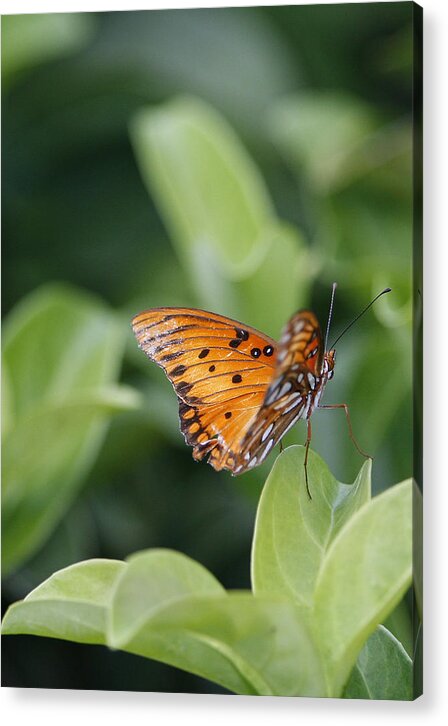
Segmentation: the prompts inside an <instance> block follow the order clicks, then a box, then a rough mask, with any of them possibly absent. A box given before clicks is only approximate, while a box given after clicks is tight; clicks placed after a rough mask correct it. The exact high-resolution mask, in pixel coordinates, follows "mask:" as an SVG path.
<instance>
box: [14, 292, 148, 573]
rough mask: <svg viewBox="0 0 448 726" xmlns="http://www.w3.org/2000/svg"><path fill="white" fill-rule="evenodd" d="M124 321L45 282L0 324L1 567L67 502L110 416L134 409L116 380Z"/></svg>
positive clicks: (40, 535) (27, 551)
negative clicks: (0, 415)
mask: <svg viewBox="0 0 448 726" xmlns="http://www.w3.org/2000/svg"><path fill="white" fill-rule="evenodd" d="M127 332H128V331H127V329H125V328H124V327H122V326H121V325H119V324H118V321H117V320H116V319H115V317H114V316H113V314H111V312H109V311H108V310H107V309H106V308H104V307H103V306H101V305H99V304H98V303H97V302H96V301H95V300H93V299H91V298H90V297H89V296H87V295H84V294H82V293H79V292H75V291H74V290H70V289H67V288H63V287H56V286H50V287H46V288H42V289H41V290H38V291H37V292H35V293H33V294H31V295H30V296H28V298H26V300H24V301H23V302H22V303H21V304H20V305H19V306H17V308H16V309H15V310H14V311H13V312H12V313H11V315H10V316H9V318H8V320H7V321H6V323H5V326H4V360H5V368H6V370H7V371H8V373H9V382H8V401H9V423H8V426H7V428H6V430H5V432H4V436H3V447H4V449H3V450H4V457H3V463H2V469H3V483H2V491H3V548H2V555H3V567H4V571H6V570H8V569H11V568H13V567H15V566H17V565H18V564H20V563H21V562H22V561H23V560H24V559H25V558H27V557H28V556H30V555H31V554H32V552H33V551H34V550H35V549H36V548H37V547H38V546H39V545H40V544H41V543H42V542H43V541H44V540H45V538H46V537H47V536H48V535H49V533H50V532H51V530H52V529H53V527H54V526H55V524H56V523H57V521H58V520H59V518H60V517H61V516H62V515H63V514H64V512H65V511H66V510H67V508H68V506H69V505H70V503H71V502H72V500H73V497H74V495H75V492H76V490H77V488H78V487H79V485H80V484H81V482H82V480H83V479H84V477H85V476H86V474H87V473H88V471H89V469H90V467H91V466H92V464H93V462H94V461H95V459H96V456H97V454H98V451H99V448H100V446H101V444H102V441H103V438H104V435H105V432H106V427H107V423H108V420H109V419H110V416H111V415H112V414H113V413H115V412H117V411H121V410H127V409H129V408H135V406H136V405H137V402H138V398H137V396H136V394H135V392H134V391H132V390H131V389H130V388H127V387H124V386H118V385H116V384H115V383H114V380H115V379H116V378H117V376H118V372H119V366H120V363H121V359H122V355H123V346H124V336H125V334H126V333H127Z"/></svg>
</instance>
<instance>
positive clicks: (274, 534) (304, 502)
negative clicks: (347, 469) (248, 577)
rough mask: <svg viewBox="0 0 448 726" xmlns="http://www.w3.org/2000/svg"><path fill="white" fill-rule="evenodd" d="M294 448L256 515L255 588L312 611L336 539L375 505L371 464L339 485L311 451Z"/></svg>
mask: <svg viewBox="0 0 448 726" xmlns="http://www.w3.org/2000/svg"><path fill="white" fill-rule="evenodd" d="M304 455H305V449H304V447H302V446H290V447H289V448H288V449H286V450H285V451H284V452H283V453H282V454H280V456H278V458H277V460H276V462H275V464H274V466H273V468H272V470H271V473H270V475H269V477H268V479H267V481H266V484H265V487H264V490H263V493H262V495H261V499H260V504H259V507H258V512H257V520H256V525H255V535H254V544H253V551H252V586H253V589H254V592H255V593H256V594H257V595H258V594H261V593H263V594H275V593H277V594H282V595H286V596H288V597H290V598H292V599H294V600H296V601H297V602H298V603H299V604H300V605H302V606H305V607H307V608H310V607H312V605H313V599H314V588H315V583H316V578H317V575H318V573H319V570H320V568H321V567H322V565H323V562H324V560H325V557H326V555H327V552H328V549H329V547H330V545H331V543H332V542H333V540H334V537H335V536H336V535H337V533H338V532H339V531H340V530H341V528H342V527H343V526H344V524H346V522H347V521H348V520H349V519H350V517H352V516H353V514H354V513H355V512H356V511H357V510H358V509H359V507H361V506H362V505H363V504H365V503H366V502H367V501H369V499H370V472H371V462H370V461H367V462H366V463H365V464H364V465H363V467H362V468H361V471H360V472H359V474H358V476H357V478H356V480H355V482H354V483H353V484H351V485H350V484H341V483H340V482H338V481H336V479H335V478H334V477H333V475H332V474H331V472H330V471H329V469H328V467H327V465H326V464H325V462H324V461H323V460H322V459H321V458H320V457H319V456H318V455H317V454H315V453H314V452H313V451H312V450H310V452H309V458H308V480H309V486H310V490H311V495H312V499H311V500H310V498H309V497H308V493H307V490H306V483H305V469H304Z"/></svg>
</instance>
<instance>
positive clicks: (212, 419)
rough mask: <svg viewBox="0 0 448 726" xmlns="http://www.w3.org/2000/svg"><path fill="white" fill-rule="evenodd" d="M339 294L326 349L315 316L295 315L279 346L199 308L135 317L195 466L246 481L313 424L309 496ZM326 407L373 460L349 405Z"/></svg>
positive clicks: (140, 341)
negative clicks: (336, 411) (166, 383)
mask: <svg viewBox="0 0 448 726" xmlns="http://www.w3.org/2000/svg"><path fill="white" fill-rule="evenodd" d="M335 287H336V285H333V293H332V298H331V306H330V316H329V320H328V325H327V335H326V340H325V346H324V345H323V341H322V334H321V330H320V326H319V322H318V320H317V318H316V316H315V315H314V313H312V312H310V311H309V310H301V311H299V312H298V313H296V314H295V315H293V317H292V318H291V319H290V320H289V322H288V323H287V325H286V326H285V328H284V330H283V333H282V336H281V338H280V341H279V342H278V343H277V342H276V341H275V340H272V339H271V338H269V337H268V336H267V335H264V334H263V333H260V332H259V331H258V330H255V329H254V328H251V327H249V326H248V325H243V324H242V323H239V322H238V321H236V320H231V319H230V318H226V317H224V316H222V315H217V314H215V313H210V312H206V311H204V310H196V309H193V308H170V307H166V308H153V309H151V310H146V311H144V312H142V313H140V314H139V315H136V316H135V317H134V318H133V320H132V327H133V330H134V334H135V336H136V338H137V341H138V345H139V347H140V348H141V349H142V350H143V351H144V352H145V353H146V355H147V356H148V357H149V358H150V359H151V360H153V361H155V363H157V365H159V366H160V367H161V368H163V370H164V371H165V373H166V375H167V376H168V378H169V380H170V381H171V383H172V385H173V387H174V390H175V391H176V394H177V397H178V402H179V417H180V427H181V431H182V433H183V435H184V437H185V441H186V442H187V444H189V445H190V446H192V447H193V458H194V459H196V460H197V461H199V460H201V459H203V458H204V457H205V456H208V463H209V464H211V465H212V466H213V467H214V469H216V470H218V471H219V470H221V469H227V470H229V471H231V472H232V473H233V474H242V473H243V472H245V471H247V470H248V469H252V468H253V467H255V466H258V465H259V464H261V463H262V462H263V461H264V459H265V458H266V456H267V455H268V454H269V452H270V451H271V450H272V449H273V448H274V446H275V445H276V444H277V443H278V442H279V441H280V440H281V439H282V437H283V436H284V435H285V434H286V432H287V431H288V430H289V429H290V428H291V427H292V426H293V425H294V424H295V423H296V421H298V420H299V419H306V421H307V425H308V435H307V440H306V455H305V475H306V484H307V490H308V493H309V487H308V478H307V469H306V462H307V457H308V449H309V445H310V441H311V414H312V413H313V411H314V409H315V408H316V406H319V401H320V398H321V396H322V393H323V390H324V388H325V385H326V383H327V381H329V380H330V379H331V378H332V377H333V372H334V364H335V350H334V347H332V348H331V349H330V350H328V351H327V350H326V342H327V338H328V329H329V324H330V319H331V311H332V307H333V298H334V291H335ZM388 291H389V290H387V292H388ZM384 292H386V290H383V292H382V293H380V295H382V294H383V293H384ZM377 297H379V295H378V296H377ZM376 299H377V298H375V300H376ZM373 302H374V300H372V302H371V303H370V304H369V305H368V306H367V308H365V310H364V311H363V312H362V313H360V315H358V317H357V318H355V320H357V319H358V318H359V317H360V316H361V315H362V314H363V313H364V312H365V311H366V310H367V309H368V307H370V305H372V304H373ZM355 320H354V321H353V322H352V323H351V324H350V325H349V326H348V327H347V328H346V330H348V328H349V327H351V325H352V324H353V323H354V322H355ZM344 332H345V331H344ZM341 335H342V334H341ZM340 337H341V336H339V338H340ZM339 338H338V340H339ZM335 342H337V341H335ZM322 408H344V409H345V413H346V416H347V422H348V426H349V432H350V436H351V437H352V438H353V441H354V443H355V445H356V446H357V448H358V450H359V451H360V453H361V454H363V455H364V456H368V455H367V454H364V452H363V451H362V450H361V449H360V448H359V446H358V444H357V443H356V441H355V439H354V437H353V433H352V430H351V424H350V418H349V414H348V408H347V406H346V404H333V405H331V406H322Z"/></svg>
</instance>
